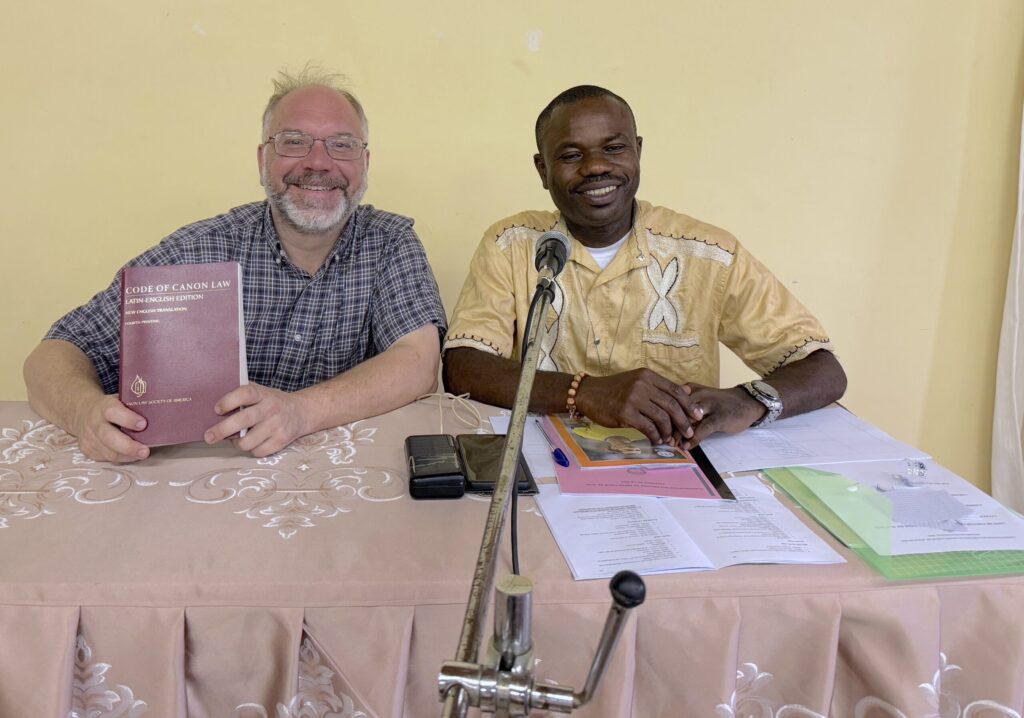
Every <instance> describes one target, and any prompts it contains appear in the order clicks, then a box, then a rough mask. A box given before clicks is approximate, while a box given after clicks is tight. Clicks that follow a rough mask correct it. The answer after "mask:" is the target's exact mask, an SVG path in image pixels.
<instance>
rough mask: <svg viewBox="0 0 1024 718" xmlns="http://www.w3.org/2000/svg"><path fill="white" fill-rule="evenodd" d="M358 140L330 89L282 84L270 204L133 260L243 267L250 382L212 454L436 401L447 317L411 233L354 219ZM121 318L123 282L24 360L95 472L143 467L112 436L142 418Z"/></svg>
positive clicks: (260, 451)
mask: <svg viewBox="0 0 1024 718" xmlns="http://www.w3.org/2000/svg"><path fill="white" fill-rule="evenodd" d="M367 134H368V132H367V124H366V115H365V113H364V112H363V108H362V106H361V105H360V104H359V101H358V100H357V99H356V98H355V97H354V96H353V95H352V94H351V93H349V92H347V91H346V90H344V89H343V88H341V87H340V86H339V85H337V84H336V76H334V75H326V74H321V73H317V72H316V71H311V70H309V69H308V68H307V69H306V70H304V71H303V72H302V73H301V74H300V75H298V76H290V75H286V74H283V73H282V75H281V77H280V78H279V79H278V80H276V81H275V93H274V95H273V96H272V97H271V98H270V101H269V102H268V104H267V109H266V111H265V112H264V116H263V135H262V136H263V144H261V145H260V146H259V149H258V151H257V157H258V159H259V166H260V180H261V184H263V186H264V188H265V190H266V194H267V200H266V201H264V202H258V203H253V204H249V205H243V206H241V207H236V208H235V209H232V210H230V211H229V212H227V213H225V214H222V215H220V216H218V217H214V218H212V219H208V220H203V221H201V222H197V223H196V224H192V225H189V226H187V227H183V228H182V229H180V230H178V231H177V232H175V233H173V234H171V235H170V236H169V237H167V238H165V239H164V240H163V241H162V242H161V243H160V244H159V245H158V246H156V247H153V248H152V249H150V250H148V251H147V252H145V253H143V254H142V255H140V256H139V257H136V258H135V259H133V260H132V261H131V262H129V265H143V266H145V265H166V264H185V263H202V262H224V261H237V262H239V263H240V264H241V266H242V274H243V278H244V279H243V301H244V307H245V329H246V353H247V357H248V366H249V379H250V383H249V384H247V385H245V386H241V387H239V388H238V389H235V390H234V391H232V392H229V393H228V394H226V395H225V396H224V397H222V398H221V399H220V400H219V401H218V402H217V405H216V406H215V411H216V412H217V413H218V414H220V415H222V416H224V417H226V418H224V419H223V420H222V421H220V422H219V423H218V424H216V425H215V426H213V427H211V428H210V429H209V430H208V431H207V432H206V434H205V438H206V441H207V443H211V444H212V443H215V442H218V441H221V440H223V439H226V438H229V437H235V438H234V439H233V441H234V442H235V444H236V445H237V446H238V447H239V448H241V449H243V450H245V451H249V452H251V453H252V454H253V455H254V456H267V455H269V454H272V453H274V452H276V451H279V450H280V449H282V448H284V447H285V446H287V445H288V444H289V443H291V442H292V441H293V440H294V439H296V438H298V437H299V436H303V435H305V434H309V433H311V432H314V431H317V430H320V429H324V428H327V427H331V426H337V425H339V424H343V423H345V422H349V421H355V420H357V419H361V418H364V417H366V416H373V415H376V414H380V413H383V412H386V411H389V410H391V409H394V408H397V407H399V406H402V405H404V404H407V403H408V402H410V401H412V400H414V399H415V398H416V397H417V396H419V395H421V394H424V393H427V392H430V391H433V389H434V388H435V386H436V380H437V369H438V361H439V349H440V337H442V336H443V335H444V332H445V330H446V320H445V315H444V308H443V307H442V305H441V299H440V296H439V294H438V290H437V284H436V282H435V280H434V276H433V274H432V273H431V271H430V267H429V265H428V264H427V259H426V255H425V253H424V251H423V246H422V245H421V244H420V241H419V239H418V238H417V236H416V233H415V232H414V231H413V229H412V221H411V220H409V219H407V218H405V217H400V216H398V215H394V214H390V213H388V212H383V211H380V210H377V209H374V208H373V207H372V206H369V205H364V206H359V201H360V199H361V198H362V196H363V193H364V192H365V191H366V172H367V167H368V164H369V151H368V150H367V149H366V148H367V142H366V137H367ZM119 317H120V273H118V276H117V277H115V278H114V281H113V282H112V283H111V285H110V286H109V287H108V288H107V289H106V290H104V291H103V292H100V293H99V294H97V295H96V296H95V297H93V299H92V300H91V301H90V302H89V303H87V304H85V305H83V306H82V307H79V308H78V309H75V310H73V311H71V312H70V313H69V314H67V315H66V316H64V317H63V318H61V319H60V320H58V321H57V322H56V323H55V324H54V325H53V327H51V329H50V331H49V332H48V333H47V335H46V338H45V339H44V340H43V341H42V343H41V344H40V345H39V346H38V347H37V348H36V349H35V351H33V352H32V354H31V355H30V356H29V357H28V359H27V360H26V362H25V381H26V384H27V386H28V394H29V402H30V403H31V405H32V407H33V409H35V410H36V411H37V412H38V413H39V414H40V415H41V416H43V417H45V418H46V419H48V420H50V421H52V422H53V423H55V424H57V425H58V426H60V427H62V428H64V429H65V430H67V431H69V432H70V433H72V434H74V435H75V436H77V437H78V440H79V444H80V445H81V448H82V450H83V451H84V452H85V453H86V454H87V455H88V456H90V457H91V458H93V459H96V460H100V461H122V462H124V461H136V460H138V459H144V458H146V457H147V456H149V448H148V447H146V446H144V445H142V444H140V443H139V442H137V441H135V440H133V439H132V438H130V437H129V436H128V435H127V434H125V433H124V432H122V431H121V430H120V427H124V428H127V429H142V428H144V427H145V419H144V418H143V417H141V416H140V415H138V414H136V413H135V412H133V411H132V410H130V409H129V408H128V407H126V406H125V405H124V404H122V403H121V402H120V401H119V400H118V397H117V388H118V369H119V359H118V344H119V326H120V324H119ZM240 432H241V433H244V437H241V438H239V434H240Z"/></svg>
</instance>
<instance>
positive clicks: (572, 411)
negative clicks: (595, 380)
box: [565, 371, 587, 422]
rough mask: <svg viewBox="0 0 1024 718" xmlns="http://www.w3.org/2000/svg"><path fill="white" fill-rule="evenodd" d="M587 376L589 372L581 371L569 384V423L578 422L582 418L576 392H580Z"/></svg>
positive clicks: (566, 403) (566, 401) (567, 407)
mask: <svg viewBox="0 0 1024 718" xmlns="http://www.w3.org/2000/svg"><path fill="white" fill-rule="evenodd" d="M586 375H587V372H585V371H580V372H576V374H575V375H574V376H573V378H572V383H571V384H569V397H568V398H567V399H566V400H565V408H566V409H568V410H569V421H571V422H576V421H579V420H580V418H582V414H580V412H579V409H577V408H576V392H577V391H579V388H580V384H582V383H583V378H584V377H585V376H586Z"/></svg>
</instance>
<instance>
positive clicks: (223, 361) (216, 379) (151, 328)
mask: <svg viewBox="0 0 1024 718" xmlns="http://www.w3.org/2000/svg"><path fill="white" fill-rule="evenodd" d="M247 383H248V369H247V366H246V358H245V327H244V323H243V315H242V268H241V266H240V265H239V264H238V262H218V263H211V264H177V265H170V266H162V267H128V268H126V269H125V270H124V271H123V272H122V274H121V383H120V391H119V398H120V400H121V403H123V404H124V405H125V406H127V407H128V408H130V409H131V410H132V411H134V412H136V413H138V414H141V415H142V416H144V417H145V418H146V421H147V422H148V424H147V426H146V428H145V429H143V430H142V431H128V430H125V433H126V434H128V435H129V436H131V437H132V438H134V439H136V440H137V441H139V442H141V443H143V444H145V445H147V446H161V445H164V444H181V443H184V442H188V441H202V439H203V433H204V432H205V431H206V430H207V429H209V428H210V427H211V426H213V425H214V424H216V423H218V422H219V421H221V420H222V419H223V417H220V416H218V415H217V414H216V413H215V412H214V410H213V407H214V404H216V403H217V400H218V399H220V398H221V397H222V396H224V395H225V394H227V393H228V392H229V391H232V390H234V389H237V388H238V387H239V386H241V385H242V384H247Z"/></svg>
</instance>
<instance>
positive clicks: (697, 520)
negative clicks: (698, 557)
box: [663, 476, 844, 568]
mask: <svg viewBox="0 0 1024 718" xmlns="http://www.w3.org/2000/svg"><path fill="white" fill-rule="evenodd" d="M727 481H728V484H729V488H730V489H732V491H733V494H735V496H736V501H688V500H679V499H663V503H664V504H665V506H666V508H668V510H669V513H671V514H672V515H673V516H674V517H675V518H676V520H677V521H678V522H679V523H680V525H682V526H683V527H684V528H685V530H686V532H687V533H689V535H690V537H691V538H693V540H694V543H696V544H697V545H698V546H700V547H701V549H703V551H704V553H706V554H707V556H708V558H710V559H711V562H712V563H713V564H714V565H715V567H716V568H721V567H722V566H732V565H735V564H741V563H843V562H844V559H843V558H842V556H840V555H839V554H838V553H836V552H835V551H834V550H832V548H830V547H829V545H828V544H827V543H825V542H824V541H823V540H822V539H821V538H820V537H819V536H818V535H817V534H815V533H814V532H813V531H811V530H810V529H809V528H808V527H807V526H806V525H804V523H803V522H802V521H801V520H800V519H799V518H798V517H797V516H796V515H794V514H793V512H792V511H790V510H789V509H788V508H786V507H785V506H784V505H783V504H782V502H781V501H779V500H778V499H777V498H776V497H775V495H774V493H773V491H772V489H771V487H769V486H765V485H764V484H763V483H761V481H760V480H758V478H757V477H756V476H742V477H736V478H732V479H728V480H727Z"/></svg>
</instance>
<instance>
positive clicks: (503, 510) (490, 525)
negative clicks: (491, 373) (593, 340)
mask: <svg viewBox="0 0 1024 718" xmlns="http://www.w3.org/2000/svg"><path fill="white" fill-rule="evenodd" d="M554 274H555V273H554V272H553V271H552V270H551V268H550V267H543V268H541V269H540V279H539V281H538V282H537V292H539V293H540V294H541V296H540V297H539V299H540V302H539V304H538V305H537V307H536V311H534V312H533V317H532V320H531V321H530V324H529V326H527V327H526V331H525V332H524V341H526V342H527V345H526V353H525V356H524V357H523V362H522V370H521V372H520V375H519V385H518V387H517V388H516V395H515V400H514V401H513V404H512V416H511V418H510V419H509V426H508V434H507V435H506V437H505V444H504V446H503V447H502V453H501V463H500V464H499V469H498V480H497V482H496V484H495V487H494V493H493V495H492V496H491V504H490V509H489V510H488V513H487V522H486V524H485V525H484V533H483V538H482V540H481V543H480V552H479V554H478V556H477V561H476V568H475V570H474V572H473V581H472V583H471V584H470V589H469V600H468V601H467V603H466V614H465V617H464V619H463V624H462V633H461V635H460V636H459V645H458V649H457V651H456V656H455V660H454V661H446V662H445V663H444V664H443V665H442V666H441V671H440V673H439V675H438V690H439V693H440V698H439V699H440V700H442V701H443V702H444V705H443V707H442V711H441V715H442V716H443V718H465V716H466V713H467V711H468V710H469V708H470V706H475V707H479V708H480V709H481V710H482V711H484V712H488V713H494V714H496V715H500V716H513V715H515V716H526V715H529V714H530V712H531V710H532V709H534V708H537V709H548V710H555V711H557V712H559V713H570V712H572V710H573V709H574V708H577V707H579V706H581V705H583V704H584V703H586V702H587V701H589V700H590V698H591V697H592V696H593V695H594V692H595V691H596V688H597V685H598V683H599V681H600V680H601V677H602V675H603V674H604V670H605V668H606V667H607V662H608V657H609V655H610V653H611V651H612V649H613V648H614V646H615V643H616V641H617V640H618V637H619V635H620V634H621V632H622V628H623V627H624V625H625V620H626V617H627V614H628V612H629V610H630V609H631V608H633V607H635V606H638V605H639V604H640V603H642V602H643V600H644V584H643V581H642V580H641V579H640V577H639V576H637V575H636V574H634V573H632V572H630V571H622V572H620V573H619V574H616V576H615V578H613V579H612V596H613V598H614V603H613V605H612V608H611V611H610V613H609V615H608V619H607V621H606V622H605V627H604V632H603V633H602V636H601V640H600V642H599V644H598V647H597V651H596V655H595V656H594V660H593V664H592V665H591V669H590V674H589V675H588V676H587V681H586V685H585V686H584V688H583V690H582V691H573V689H572V688H571V687H568V686H560V685H555V684H545V683H540V682H535V681H534V680H533V678H532V668H533V644H532V641H531V639H530V623H531V616H532V589H533V583H532V582H531V581H530V580H529V579H528V578H526V577H524V576H506V577H505V578H504V579H502V581H501V582H500V585H499V587H498V592H497V593H496V594H495V625H494V639H493V641H492V645H491V647H490V650H489V651H488V653H489V659H490V661H489V663H488V664H487V665H482V664H478V663H477V656H478V654H479V651H480V644H481V641H482V638H483V630H484V620H485V618H486V614H487V605H486V601H487V598H488V596H489V595H490V593H491V591H492V589H493V588H494V573H495V569H496V561H497V555H498V547H499V545H500V542H501V536H502V533H503V531H504V527H505V517H506V514H507V507H508V503H509V501H510V499H511V495H512V491H513V490H514V488H515V485H516V482H515V473H516V468H517V465H518V461H519V454H520V451H521V450H522V445H523V432H524V430H525V428H526V419H527V412H528V408H529V404H530V394H531V393H532V390H533V382H534V378H535V376H536V374H537V362H538V358H539V355H540V345H539V343H538V341H537V339H538V337H539V335H540V329H541V327H543V326H544V317H545V316H547V308H548V306H549V305H550V304H551V302H552V301H553V299H554V291H553V290H552V288H551V287H552V285H553V284H554Z"/></svg>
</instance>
